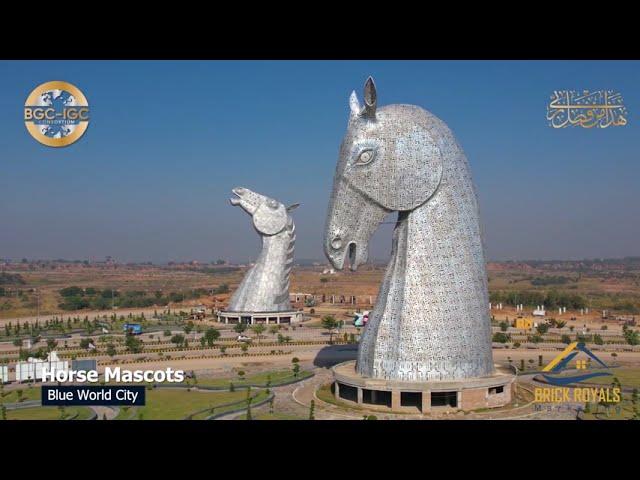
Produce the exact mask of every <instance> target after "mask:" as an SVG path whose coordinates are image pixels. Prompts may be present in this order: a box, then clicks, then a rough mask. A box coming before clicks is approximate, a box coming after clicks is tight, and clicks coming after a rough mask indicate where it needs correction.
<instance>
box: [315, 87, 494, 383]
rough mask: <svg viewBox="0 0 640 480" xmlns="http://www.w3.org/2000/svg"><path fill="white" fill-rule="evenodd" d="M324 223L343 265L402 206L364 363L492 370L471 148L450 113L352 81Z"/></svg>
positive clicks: (461, 373) (419, 376)
mask: <svg viewBox="0 0 640 480" xmlns="http://www.w3.org/2000/svg"><path fill="white" fill-rule="evenodd" d="M350 107H351V114H350V117H349V123H348V127H347V133H346V135H345V137H344V140H343V142H342V145H341V147H340V154H339V159H338V164H337V167H336V172H335V177H334V183H333V193H332V196H331V200H330V204H329V211H328V217H327V224H326V230H325V239H324V249H325V253H326V256H327V257H328V258H329V260H330V261H331V263H332V264H333V266H334V267H335V268H337V269H342V268H344V265H345V262H346V260H347V258H348V259H349V263H350V265H351V269H352V270H355V269H356V268H357V267H358V265H360V264H362V263H363V262H365V261H366V260H367V256H368V248H367V244H368V241H369V238H370V237H371V235H372V234H373V232H374V231H375V230H376V229H377V227H378V225H379V224H380V223H381V222H382V220H383V219H384V218H385V217H386V216H387V215H388V214H389V213H391V212H398V218H397V222H396V226H395V229H394V233H393V243H392V252H391V260H390V261H389V264H388V266H387V270H386V273H385V276H384V280H383V283H382V285H381V287H380V292H379V294H378V300H377V302H376V305H375V308H374V310H373V314H372V315H371V316H370V319H369V323H368V324H367V326H366V327H365V329H364V331H363V334H362V338H361V340H360V347H359V350H358V360H357V366H356V369H357V372H358V373H359V374H361V375H363V376H366V377H373V378H381V379H388V380H405V381H430V380H456V379H464V378H470V377H482V376H489V375H491V374H492V373H493V359H492V353H491V323H490V319H489V299H488V290H487V276H486V271H485V259H484V251H483V245H482V238H481V229H480V219H479V212H478V202H477V198H476V193H475V189H474V186H473V182H472V179H471V173H470V170H469V165H468V163H467V159H466V157H465V155H464V153H463V151H462V148H461V147H460V145H458V143H457V142H456V139H455V138H454V136H453V134H452V132H451V130H450V129H449V128H448V127H447V125H446V124H445V123H444V122H443V121H442V120H440V119H438V118H437V117H435V116H434V115H432V114H431V113H429V112H427V111H426V110H424V109H422V108H420V107H417V106H414V105H386V106H384V107H378V102H377V93H376V87H375V84H374V82H373V80H372V79H371V78H369V79H368V80H367V82H366V84H365V88H364V99H363V105H360V102H359V100H358V98H357V96H356V94H355V92H353V93H352V94H351V99H350Z"/></svg>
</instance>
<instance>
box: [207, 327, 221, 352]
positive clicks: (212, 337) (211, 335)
mask: <svg viewBox="0 0 640 480" xmlns="http://www.w3.org/2000/svg"><path fill="white" fill-rule="evenodd" d="M204 338H205V339H206V342H207V345H209V346H210V347H213V342H215V341H216V340H217V339H218V338H220V332H219V331H218V330H216V329H215V328H208V329H207V330H206V331H205V332H204Z"/></svg>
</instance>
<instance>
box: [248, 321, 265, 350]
mask: <svg viewBox="0 0 640 480" xmlns="http://www.w3.org/2000/svg"><path fill="white" fill-rule="evenodd" d="M266 329H267V328H266V327H265V326H264V325H263V324H261V323H257V324H256V325H254V326H252V327H251V330H253V332H254V333H255V334H256V337H258V345H260V338H261V337H262V334H263V333H264V331H265V330H266Z"/></svg>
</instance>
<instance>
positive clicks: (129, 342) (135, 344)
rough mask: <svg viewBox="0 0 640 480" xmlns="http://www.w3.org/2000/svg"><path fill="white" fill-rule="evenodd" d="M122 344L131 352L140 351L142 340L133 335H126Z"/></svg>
mask: <svg viewBox="0 0 640 480" xmlns="http://www.w3.org/2000/svg"><path fill="white" fill-rule="evenodd" d="M124 344H125V346H126V347H127V350H129V351H130V352H131V353H140V352H141V351H142V349H143V347H144V344H143V343H142V341H141V340H140V339H138V338H136V337H134V336H133V335H127V339H126V340H125V342H124Z"/></svg>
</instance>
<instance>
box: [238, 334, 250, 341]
mask: <svg viewBox="0 0 640 480" xmlns="http://www.w3.org/2000/svg"><path fill="white" fill-rule="evenodd" d="M236 340H237V341H239V342H250V341H251V337H247V336H246V335H238V338H236Z"/></svg>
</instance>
